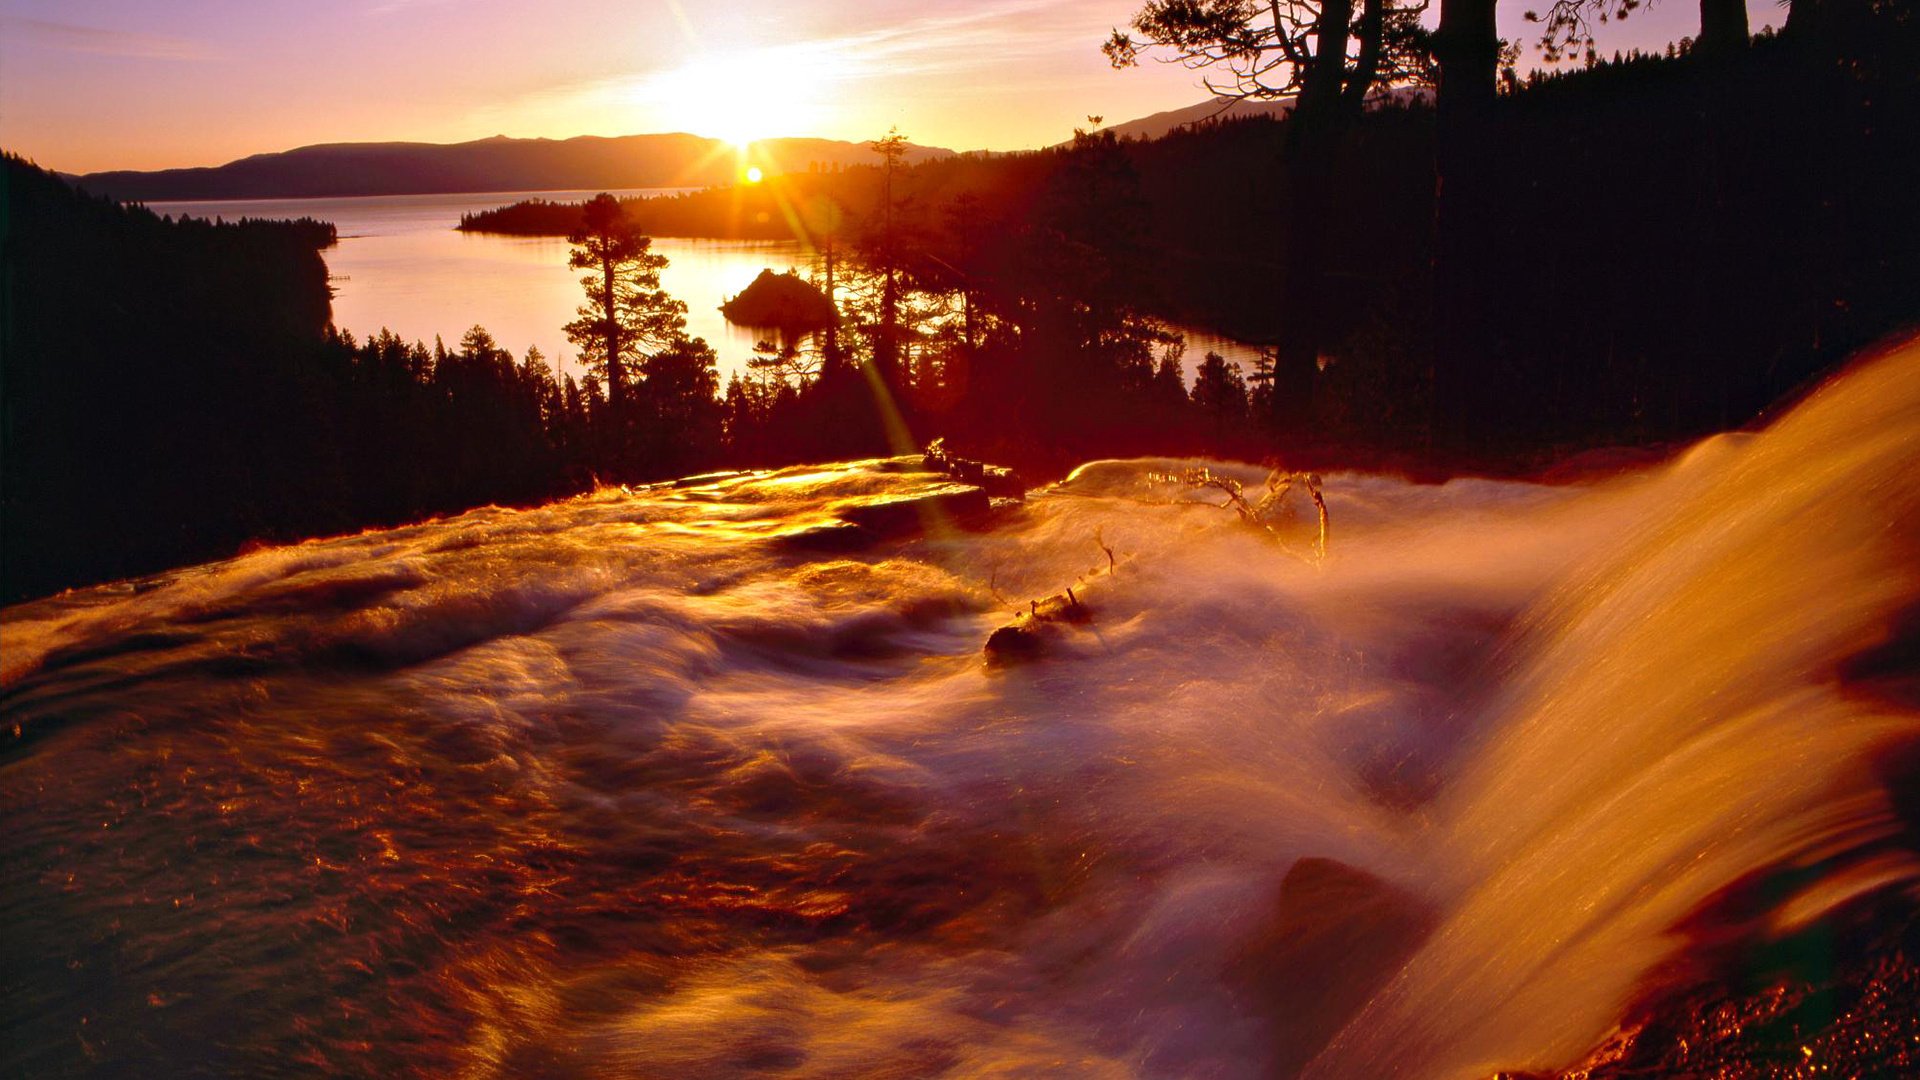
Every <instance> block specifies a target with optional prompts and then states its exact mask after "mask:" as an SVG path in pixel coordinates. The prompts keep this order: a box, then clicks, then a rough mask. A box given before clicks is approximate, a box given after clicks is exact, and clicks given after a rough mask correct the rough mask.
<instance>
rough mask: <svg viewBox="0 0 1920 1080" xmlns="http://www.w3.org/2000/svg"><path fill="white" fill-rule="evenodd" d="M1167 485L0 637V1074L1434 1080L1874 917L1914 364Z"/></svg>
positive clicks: (1901, 623) (493, 516)
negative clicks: (1289, 540)
mask: <svg viewBox="0 0 1920 1080" xmlns="http://www.w3.org/2000/svg"><path fill="white" fill-rule="evenodd" d="M1215 467H1216V468H1217V469H1218V470H1220V471H1221V472H1223V473H1226V474H1230V475H1234V476H1238V477H1240V478H1242V479H1244V480H1246V481H1249V482H1252V483H1257V482H1258V481H1259V479H1260V477H1261V475H1262V473H1261V472H1260V470H1258V469H1254V468H1251V467H1245V466H1238V465H1232V464H1225V465H1218V464H1217V465H1216V466H1215ZM1168 468H1169V463H1165V462H1137V461H1120V462H1099V463H1094V464H1090V465H1088V466H1085V467H1083V468H1082V469H1081V470H1080V471H1079V472H1077V473H1076V474H1075V475H1074V476H1073V477H1072V478H1071V479H1070V480H1068V481H1066V482H1064V483H1062V484H1059V485H1056V486H1054V487H1051V488H1048V489H1045V490H1041V491H1037V492H1034V493H1032V494H1031V496H1030V497H1029V498H1028V499H1027V501H1026V502H1025V503H1024V504H1021V505H1017V506H1012V507H1005V508H1002V509H1001V510H1000V511H999V512H998V513H997V515H996V516H994V517H992V518H990V519H989V520H986V521H982V522H974V523H972V524H969V525H966V526H965V527H962V526H961V525H960V524H958V523H956V522H955V521H954V520H953V518H952V516H951V514H950V513H949V512H948V511H949V510H951V509H953V506H952V504H951V502H950V501H949V502H936V501H935V500H934V499H932V498H931V497H933V496H944V497H947V498H948V499H949V500H950V499H951V496H952V494H953V493H952V489H951V487H950V486H949V485H947V484H946V482H945V481H944V479H943V478H941V477H939V476H937V475H933V474H928V473H924V472H919V471H914V468H913V467H912V464H911V463H910V462H894V463H885V462H874V463H865V464H853V465H845V466H836V467H822V468H816V469H790V470H786V471H781V472H775V473H764V474H755V475H751V476H743V477H733V478H719V479H706V480H701V481H697V482H693V483H690V484H687V485H683V486H678V487H673V486H668V487H661V488H656V489H649V490H642V491H632V492H627V491H620V490H607V491H602V492H599V493H597V494H594V495H591V496H584V497H581V498H578V499H574V500H570V501H564V502H558V503H554V504H551V505H549V506H545V507H541V508H538V509H532V510H525V511H508V510H500V509H492V508H489V509H483V510H476V511H474V512H471V513H468V514H465V515H463V516H460V517H457V518H452V519H447V520H443V521H436V522H432V523H427V524H422V525H417V526H413V527H409V528H403V529H395V530H390V531H382V532H369V533H365V534H362V535H358V536H350V537H343V538H336V539H329V540H319V541H314V542H310V543H305V544H300V545H296V546H292V547H284V548H277V549H271V550H265V551H260V552H256V553H253V554H249V555H246V556H243V557H240V558H236V559H233V560H231V561H228V562H223V563H217V564H212V565H208V566H204V567H199V568H194V569H190V570H184V571H180V572H176V573H172V574H168V575H163V576H160V577H156V578H153V579H150V580H146V581H140V582H131V583H123V584H119V585H111V586H105V587H101V588H95V589H90V590H85V591H80V592H76V593H72V594H68V595H64V596H61V597H56V598H52V599H48V600H43V601H39V602H35V603H32V604H27V605H23V606H19V607H15V608H12V609H9V610H7V611H6V612H5V613H4V617H3V621H0V635H4V636H3V638H0V644H4V650H3V651H0V680H3V684H4V722H5V724H6V727H7V729H8V730H9V731H10V732H11V734H10V736H9V740H10V741H9V742H8V743H7V744H6V746H5V750H4V756H3V757H0V810H3V812H4V817H5V821H6V831H5V836H4V839H0V870H3V871H4V876H3V877H0V890H3V893H0V918H3V919H4V924H5V926H6V928H7V929H6V937H5V945H4V948H5V952H6V956H5V963H4V965H3V966H4V976H3V977H4V979H5V983H6V987H5V989H6V1001H7V1005H6V1008H5V1012H4V1019H0V1024H4V1025H5V1031H4V1037H3V1038H0V1058H3V1059H4V1060H3V1061H0V1072H4V1073H5V1074H6V1075H10V1076H36V1077H42V1076H60V1075H82V1074H84V1075H102V1076H193V1075H206V1076H285V1075H316V1076H365V1077H392V1076H474V1077H520V1076H556V1077H558V1076H642V1077H657V1076H687V1077H705V1076H738V1075H761V1074H778V1075H783V1076H796V1077H829V1076H833V1077H843V1076H852V1077H877V1076H889V1077H906V1076H923V1075H942V1076H951V1077H984V1076H995V1077H1012V1076H1022V1077H1024V1076H1036V1075H1057V1076H1103V1077H1136V1076H1137V1077H1242V1076H1258V1075H1263V1074H1271V1073H1274V1072H1278V1073H1280V1074H1292V1073H1295V1072H1299V1073H1301V1074H1303V1075H1306V1076H1311V1077H1317V1078H1320V1077H1336V1078H1356V1080H1373V1078H1377V1077H1388V1076H1409V1077H1449V1078H1450V1077H1483V1076H1487V1075H1490V1074H1491V1072H1492V1071H1493V1070H1494V1069H1496V1068H1500V1067H1523V1066H1550V1065H1554V1064H1557V1063H1559V1064H1564V1063H1566V1062H1569V1061H1571V1060H1573V1059H1575V1058H1577V1057H1578V1056H1579V1055H1580V1054H1581V1053H1582V1052H1583V1051H1584V1050H1585V1048H1586V1047H1588V1046H1589V1045H1591V1044H1592V1043H1593V1042H1594V1041H1595V1040H1596V1039H1597V1038H1599V1037H1600V1036H1601V1035H1602V1034H1604V1033H1605V1031H1606V1030H1607V1029H1608V1027H1609V1025H1610V1024H1611V1023H1612V1022H1613V1021H1614V1019H1615V1017H1616V1016H1617V1015H1618V1013H1619V1011H1620V1009H1621V1008H1622V1006H1623V1003H1624V1002H1626V1001H1627V999H1628V998H1629V996H1630V995H1631V994H1632V993H1633V992H1634V989H1635V986H1636V984H1637V982H1638V981H1639V980H1640V979H1641V978H1642V977H1643V976H1644V975H1645V974H1646V973H1647V972H1649V971H1650V970H1652V969H1654V968H1655V967H1657V966H1658V965H1660V964H1661V963H1662V962H1663V961H1664V960H1666V959H1668V958H1670V957H1671V955H1672V954H1673V953H1674V951H1675V950H1676V949H1678V948H1680V947H1681V944H1682V943H1681V938H1680V937H1679V935H1677V934H1676V932H1675V928H1676V927H1677V926H1680V925H1682V924H1683V922H1688V921H1689V920H1691V922H1690V923H1688V924H1689V925H1690V926H1691V928H1692V930H1691V932H1694V933H1713V932H1719V933H1724V934H1735V935H1758V936H1766V935H1769V934H1777V933H1784V932H1787V931H1790V930H1792V929H1793V928H1796V927H1799V926H1802V925H1804V924H1806V923H1807V922H1808V921H1810V920H1813V919H1816V918H1817V917H1819V915H1820V914H1821V913H1822V912H1823V911H1826V910H1828V909H1829V908H1830V907H1831V906H1833V905H1835V904H1839V903H1841V902H1843V901H1845V900H1847V899H1848V898H1849V897H1851V896H1855V895H1858V894H1860V893H1862V892H1864V891H1868V890H1872V889H1879V888H1888V887H1904V888H1909V889H1910V888H1912V887H1913V884H1914V882H1915V880H1916V874H1915V870H1916V868H1915V864H1914V861H1913V857H1912V855H1911V853H1910V852H1908V851H1907V850H1906V849H1904V848H1903V847H1901V846H1900V845H1899V843H1897V842H1896V841H1897V837H1898V835H1899V829H1898V824H1899V823H1898V821H1897V820H1896V817H1895V813H1894V810H1893V808H1892V805H1891V803H1890V798H1889V791H1888V785H1889V783H1891V782H1892V781H1889V780H1888V779H1887V778H1886V777H1885V776H1884V775H1883V774H1882V769H1883V768H1884V765H1883V762H1882V757H1881V755H1882V754H1883V752H1885V751H1887V750H1888V749H1890V748H1892V747H1894V746H1895V745H1897V744H1902V743H1907V742H1910V741H1911V740H1912V739H1913V738H1914V737H1915V736H1916V734H1920V718H1916V716H1915V714H1914V713H1913V712H1911V711H1910V710H1909V708H1908V707H1907V705H1903V704H1901V702H1902V701H1908V702H1909V703H1910V699H1906V698H1903V697H1902V695H1901V694H1898V693H1890V692H1886V687H1885V685H1883V684H1882V683H1880V682H1878V681H1876V680H1878V679H1880V678H1882V677H1883V676H1886V675H1887V673H1888V670H1889V669H1888V663H1887V662H1886V660H1885V657H1886V656H1888V655H1894V656H1899V655H1909V657H1910V654H1900V653H1897V652H1895V653H1889V652H1888V651H1887V649H1886V648H1885V646H1886V643H1887V641H1888V638H1889V635H1890V634H1894V633H1896V632H1899V633H1905V634H1907V635H1911V634H1913V633H1914V629H1915V622H1914V618H1913V613H1914V612H1915V610H1916V604H1920V349H1915V348H1909V349H1908V350H1907V351H1906V352H1905V353H1904V354H1903V355H1897V356H1893V357H1890V358H1882V359H1880V360H1878V361H1875V362H1872V363H1870V364H1867V365H1864V366H1861V367H1857V368H1856V369H1854V370H1852V371H1850V372H1848V373H1847V374H1845V375H1843V376H1841V377H1839V378H1838V379H1836V380H1835V381H1834V382H1832V383H1831V384H1829V385H1828V386H1827V387H1825V388H1824V389H1823V390H1821V391H1820V392H1819V393H1817V394H1816V395H1814V396H1813V397H1812V398H1810V399H1808V400H1806V401H1804V402H1803V403H1801V404H1800V405H1799V406H1797V407H1796V408H1795V409H1794V410H1793V411H1791V412H1790V413H1788V414H1786V415H1785V416H1784V417H1782V418H1781V419H1779V420H1777V421H1776V422H1775V423H1774V424H1773V425H1772V426H1770V427H1769V428H1767V429H1766V430H1764V431H1762V432H1760V433H1758V434H1754V435H1741V436H1723V437H1719V438H1715V439H1710V440H1708V441H1706V442H1704V443H1702V444H1700V445H1698V446H1696V447H1694V448H1693V449H1691V450H1690V451H1688V452H1687V453H1685V454H1684V455H1682V456H1680V457H1678V458H1677V459H1675V460H1674V461H1672V462H1671V463H1668V464H1666V465H1663V466H1660V467H1657V468H1650V469H1644V470H1640V471H1635V472H1631V473H1627V474H1623V475H1620V476H1618V477H1615V478H1613V479H1611V480H1608V481H1605V482H1600V483H1593V484H1587V485H1580V486H1536V485H1529V484H1523V483H1512V482H1493V481H1483V480H1457V481H1454V482H1451V483H1447V484H1444V485H1439V486H1422V485H1416V484H1412V483H1408V482H1405V481H1402V480H1399V479H1395V478H1391V477H1384V476H1372V475H1358V474H1334V475H1329V476H1327V477H1326V478H1325V487H1326V491H1327V499H1328V505H1329V508H1330V511H1331V516H1332V525H1333V531H1332V542H1331V546H1330V548H1329V551H1328V554H1327V556H1326V558H1325V559H1324V560H1320V561H1316V560H1315V559H1313V558H1312V557H1311V552H1310V549H1309V548H1306V547H1303V546H1300V545H1297V544H1296V545H1294V546H1288V545H1287V544H1285V543H1279V542H1275V541H1274V540H1272V539H1269V538H1267V537H1265V536H1263V535H1260V534H1257V533H1255V532H1254V531H1252V530H1249V529H1247V528H1245V527H1243V526H1241V525H1239V524H1238V523H1237V520H1236V519H1235V518H1234V516H1233V515H1232V514H1230V513H1228V512H1226V511H1223V510H1222V509H1220V508H1219V507H1218V506H1216V505H1211V504H1209V503H1206V502H1203V501H1201V500H1200V496H1199V495H1198V494H1195V493H1192V492H1188V491H1185V490H1184V489H1182V488H1179V487H1176V486H1170V485H1168V484H1166V483H1164V482H1156V481H1155V480H1154V479H1153V476H1154V474H1157V473H1162V472H1164V471H1166V470H1167V469H1168ZM903 500H904V501H905V503H906V504H907V505H908V506H910V507H917V508H918V513H917V515H916V513H915V512H912V511H910V512H908V513H906V514H902V513H898V512H891V513H890V512H887V511H885V510H884V509H879V510H877V509H875V507H876V506H881V505H882V504H887V503H889V502H895V503H898V502H901V501H903ZM896 510H897V507H896ZM848 518H851V519H853V520H856V521H866V522H868V523H870V524H872V523H886V524H890V526H891V528H890V529H885V530H881V531H880V532H878V533H870V534H867V535H864V536H863V535H862V534H858V533H852V532H850V531H849V530H847V529H843V528H837V527H836V526H835V525H834V523H835V522H837V521H840V520H843V519H848ZM825 548H831V549H832V550H823V549H825ZM1109 550H1110V552H1111V554H1109ZM1069 585H1072V586H1075V588H1076V596H1077V597H1078V598H1079V600H1080V602H1082V603H1084V605H1085V606H1086V609H1087V610H1088V611H1089V612H1090V613H1091V619H1090V621H1088V622H1086V623H1084V624H1078V625H1070V624H1060V625H1058V626H1055V627H1054V630H1055V635H1054V637H1053V638H1052V639H1051V640H1050V641H1049V642H1048V643H1047V648H1046V651H1045V652H1044V653H1043V655H1041V656H1040V657H1039V658H1037V659H1035V660H1034V661H1032V662H1030V663H1027V664H1021V665H1013V666H991V665H989V664H987V663H985V662H984V661H983V657H982V651H981V646H982V642H983V641H984V640H985V639H986V637H987V636H988V634H989V633H990V632H991V631H992V630H993V629H994V628H995V627H997V626H1000V625H1001V624H1003V623H1005V622H1006V621H1007V620H1008V619H1009V618H1010V617H1011V611H1012V610H1013V609H1024V608H1026V607H1027V606H1028V604H1027V601H1028V600H1030V599H1033V598H1039V597H1045V596H1049V595H1051V594H1054V593H1056V592H1058V591H1060V590H1062V589H1064V588H1065V587H1067V586H1069ZM1902 628H1904V629H1902ZM1905 645H1906V647H1907V648H1909V649H1911V646H1912V642H1911V641H1910V640H1908V641H1906V642H1905ZM1876 657H1877V659H1876ZM1905 662H1908V663H1910V660H1909V661H1905ZM1898 674H1899V675H1901V676H1903V677H1907V678H1910V677H1911V674H1912V673H1911V671H1910V670H1903V671H1901V672H1899V673H1898ZM1303 860H1304V861H1303ZM1783 868H1791V869H1792V870H1793V873H1790V874H1784V875H1782V877H1781V878H1780V879H1779V880H1780V881H1782V882H1784V883H1785V887H1783V888H1781V889H1779V890H1777V892H1774V893H1768V895H1771V896H1773V901H1772V906H1769V907H1764V908H1761V909H1758V910H1749V911H1746V912H1745V914H1743V915H1742V916H1741V918H1742V919H1744V920H1745V921H1744V922H1742V923H1740V924H1739V925H1735V926H1721V927H1705V928H1703V927H1701V926H1700V925H1699V918H1698V913H1699V912H1701V911H1702V910H1704V906H1705V905H1707V903H1708V902H1709V901H1711V900H1712V899H1713V898H1715V897H1716V896H1718V895H1720V894H1721V893H1722V891H1723V890H1725V889H1727V888H1728V887H1729V886H1730V885H1732V884H1734V883H1738V882H1744V881H1751V880H1753V879H1754V877H1755V875H1762V874H1766V873H1769V872H1771V871H1776V870H1780V869H1783Z"/></svg>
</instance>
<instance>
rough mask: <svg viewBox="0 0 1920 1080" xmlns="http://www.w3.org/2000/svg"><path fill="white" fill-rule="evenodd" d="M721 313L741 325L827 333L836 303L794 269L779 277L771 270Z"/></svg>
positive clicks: (793, 331) (763, 274) (787, 331)
mask: <svg viewBox="0 0 1920 1080" xmlns="http://www.w3.org/2000/svg"><path fill="white" fill-rule="evenodd" d="M720 313H721V314H722V315H725V316H726V317H727V321H728V322H730V323H734V324H735V325H738V326H752V327H767V328H770V329H775V330H779V331H782V332H783V333H786V334H792V335H798V334H806V333H811V332H813V331H815V330H823V329H825V328H826V327H828V326H829V325H831V324H832V323H833V319H834V315H835V314H836V312H835V311H834V307H833V301H831V300H829V299H827V294H826V293H823V292H821V291H820V289H819V288H818V287H817V286H815V285H814V284H813V282H811V281H808V280H806V279H805V278H802V277H801V276H800V275H799V274H797V273H795V272H794V271H792V270H789V271H787V272H786V273H784V274H776V273H774V272H773V271H772V270H771V269H767V270H762V271H760V276H759V277H756V278H754V279H753V283H752V284H751V285H748V286H747V287H746V288H745V289H744V290H742V291H741V293H740V295H738V296H736V297H734V298H732V299H731V300H728V301H727V302H726V303H724V304H721V305H720Z"/></svg>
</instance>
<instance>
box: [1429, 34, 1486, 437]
mask: <svg viewBox="0 0 1920 1080" xmlns="http://www.w3.org/2000/svg"><path fill="white" fill-rule="evenodd" d="M1434 54H1435V56H1436V57H1437V58H1438V60H1439V62H1440V86H1439V94H1438V99H1437V101H1436V117H1435V132H1434V205H1433V210H1434V236H1433V334H1434V342H1433V346H1434V372H1433V381H1434V391H1433V394H1434V427H1435V429H1436V430H1435V432H1434V434H1435V435H1436V436H1437V438H1438V439H1439V440H1440V441H1441V442H1442V443H1443V444H1445V445H1446V446H1447V447H1449V448H1451V449H1453V450H1456V451H1463V450H1468V449H1470V448H1471V447H1473V446H1474V445H1475V444H1478V443H1481V442H1484V441H1485V437H1486V433H1487V431H1488V429H1489V427H1490V426H1492V425H1493V424H1496V423H1497V422H1498V417H1497V416H1494V415H1491V411H1490V410H1489V409H1487V408H1486V407H1485V402H1486V401H1487V400H1488V398H1489V391H1490V390H1491V380H1492V379H1493V378H1494V370H1495V368H1494V365H1493V363H1492V362H1491V357H1490V352H1491V345H1492V343H1491V342H1490V341H1489V340H1488V338H1489V333H1488V330H1489V328H1490V325H1491V320H1490V319H1489V318H1488V317H1487V316H1488V312H1487V310H1486V302H1485V293H1486V292H1487V291H1489V289H1490V287H1491V283H1490V282H1488V281H1486V280H1484V279H1485V278H1486V277H1487V276H1488V275H1489V273H1490V271H1491V268H1492V260H1491V259H1490V258H1489V257H1488V256H1489V253H1490V249H1491V247H1492V245H1491V243H1490V242H1489V241H1488V239H1487V237H1486V235H1485V234H1486V230H1487V228H1488V226H1489V222H1488V220H1487V219H1488V216H1489V215H1488V214H1487V212H1486V209H1487V208H1486V206H1485V203H1486V196H1485V193H1484V191H1483V190H1482V187H1483V183H1484V182H1483V180H1482V178H1481V177H1480V176H1479V175H1477V169H1476V166H1477V164H1478V161H1479V157H1480V150H1479V145H1480V143H1481V140H1482V138H1483V136H1482V134H1481V129H1482V127H1483V124H1484V119H1485V117H1486V114H1487V112H1488V111H1489V110H1490V109H1491V108H1492V105H1493V100H1494V79H1495V76H1496V74H1497V72H1498V69H1499V63H1500V42H1499V38H1498V36H1497V34H1496V33H1495V30H1494V0H1441V6H1440V29H1439V31H1438V33H1436V35H1435V38H1434Z"/></svg>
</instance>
